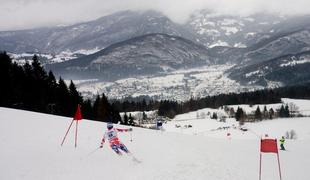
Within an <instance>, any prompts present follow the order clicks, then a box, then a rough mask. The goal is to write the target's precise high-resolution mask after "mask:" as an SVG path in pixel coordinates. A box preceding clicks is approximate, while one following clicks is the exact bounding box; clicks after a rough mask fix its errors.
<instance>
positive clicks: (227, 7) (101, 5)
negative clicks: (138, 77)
mask: <svg viewBox="0 0 310 180" xmlns="http://www.w3.org/2000/svg"><path fill="white" fill-rule="evenodd" d="M204 8H209V9H211V10H214V11H216V12H218V13H225V14H240V15H248V14H252V13H257V12H270V13H281V14H310V10H309V9H310V0H0V31H3V30H15V29H27V28H33V27H43V26H54V25H68V24H73V23H76V22H82V21H88V20H93V19H96V18H99V17H101V16H104V15H107V14H110V13H113V12H116V11H120V10H127V9H130V10H147V9H154V10H158V11H161V12H163V13H164V14H166V15H168V16H169V17H170V18H171V19H172V20H174V21H176V22H179V23H182V22H185V21H186V19H187V18H188V17H189V15H190V13H191V12H193V11H195V10H197V9H204Z"/></svg>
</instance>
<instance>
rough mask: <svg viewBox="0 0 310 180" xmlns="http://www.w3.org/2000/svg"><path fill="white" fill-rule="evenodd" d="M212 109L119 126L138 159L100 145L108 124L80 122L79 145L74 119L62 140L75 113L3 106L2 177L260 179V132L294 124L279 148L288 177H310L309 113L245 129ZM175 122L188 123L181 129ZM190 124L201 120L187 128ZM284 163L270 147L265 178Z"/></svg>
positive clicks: (59, 179) (279, 133)
mask: <svg viewBox="0 0 310 180" xmlns="http://www.w3.org/2000/svg"><path fill="white" fill-rule="evenodd" d="M301 103H302V104H305V103H306V101H305V102H301ZM300 108H301V109H302V108H306V107H300ZM208 111H210V112H213V111H221V110H218V109H202V110H199V111H197V112H191V113H187V114H183V115H179V116H177V117H176V118H175V119H173V120H172V121H169V122H167V123H166V124H164V129H165V131H155V130H148V129H142V128H134V129H133V132H132V134H131V133H119V136H120V139H121V140H122V141H123V143H124V144H126V146H127V147H128V148H129V150H130V151H131V152H132V154H133V155H134V156H135V157H136V158H137V159H138V160H140V161H141V162H140V163H138V162H136V161H133V160H132V157H131V156H127V155H123V156H118V155H116V154H115V153H114V152H113V151H112V150H111V149H110V147H109V146H108V145H107V144H105V146H104V147H103V149H99V150H97V151H94V150H95V149H96V148H97V147H98V146H99V144H100V140H101V138H102V134H103V133H104V130H105V127H106V124H105V123H102V122H95V121H89V120H82V121H80V122H79V126H78V127H79V129H78V147H77V148H74V130H75V124H74V125H73V126H72V129H71V131H70V132H69V135H68V137H67V139H66V142H65V144H64V145H63V147H61V146H60V143H61V140H62V138H63V136H64V133H65V131H66V130H67V128H68V126H69V124H70V122H71V120H72V118H67V117H60V116H54V115H47V114H41V113H34V112H28V111H22V110H15V109H8V108H0V147H1V148H0V159H1V161H0V169H1V173H0V179H1V180H2V179H3V180H35V179H40V180H46V179H51V180H52V179H53V180H54V179H57V180H62V179H63V180H68V179H75V180H85V179H90V180H92V179H109V180H111V179H112V180H114V179H115V180H119V179H126V180H145V179H148V180H160V179H163V180H166V179H168V180H170V179H171V180H172V179H184V180H185V179H195V180H200V179H201V180H203V179H208V180H250V179H258V170H259V143H260V136H261V135H264V134H267V133H268V134H269V136H270V137H274V138H279V137H280V136H282V135H284V133H285V132H286V131H287V130H291V129H294V130H295V131H296V133H297V135H298V139H296V140H287V142H286V148H287V149H288V151H280V153H279V155H280V162H281V169H282V177H283V179H284V180H289V179H296V180H297V179H298V180H308V179H309V178H310V176H309V173H308V171H309V167H310V159H309V158H307V155H308V152H309V148H310V143H309V142H310V129H309V127H310V119H309V117H306V118H291V119H275V120H269V121H262V122H260V123H253V124H246V125H245V126H246V127H247V128H248V129H249V131H246V132H243V131H240V130H238V128H229V129H225V130H219V127H236V126H237V123H236V122H235V121H234V120H233V119H227V122H226V123H223V122H218V121H216V120H211V119H210V118H209V117H204V118H202V119H197V113H202V112H208ZM222 112H223V111H222ZM223 113H224V112H223ZM175 124H181V125H182V127H181V128H176V127H175ZM187 124H191V125H192V126H193V127H192V128H184V126H183V125H187ZM116 126H117V127H123V126H121V125H116ZM228 132H229V133H231V136H230V137H229V138H228V137H227V133H228ZM131 135H132V136H131ZM131 137H132V139H133V141H130V138H131ZM277 168H278V167H277V160H276V155H275V154H263V168H262V172H263V174H262V179H264V180H274V179H279V177H278V169H277Z"/></svg>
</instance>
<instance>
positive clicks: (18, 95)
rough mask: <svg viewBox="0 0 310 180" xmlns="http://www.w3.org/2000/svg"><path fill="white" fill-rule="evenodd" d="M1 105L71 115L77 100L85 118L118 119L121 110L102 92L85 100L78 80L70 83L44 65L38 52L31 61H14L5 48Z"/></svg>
mask: <svg viewBox="0 0 310 180" xmlns="http://www.w3.org/2000/svg"><path fill="white" fill-rule="evenodd" d="M0 82H1V88H0V106H2V107H10V108H17V109H24V110H30V111H36V112H42V113H49V114H56V115H61V116H67V117H72V116H73V115H74V113H75V110H76V107H77V105H78V104H80V105H81V106H82V114H83V117H84V118H85V119H92V120H97V121H104V122H113V123H117V122H119V121H120V120H121V118H120V116H119V112H118V111H116V110H115V109H114V108H113V107H112V105H111V104H110V103H109V102H108V100H107V97H106V96H105V95H104V94H102V95H101V96H99V95H98V96H97V98H96V101H95V102H94V103H92V101H91V100H89V99H86V100H84V99H83V97H82V96H81V94H80V93H79V92H78V91H77V89H76V86H75V84H74V83H73V82H72V81H70V84H69V86H67V84H66V83H65V81H64V80H63V79H62V78H61V77H60V78H59V79H58V80H56V78H55V76H54V74H53V72H52V71H49V72H48V73H47V72H46V71H45V70H44V68H43V67H42V65H41V63H40V61H39V58H38V56H37V55H34V56H33V58H32V61H31V63H29V62H28V61H27V62H26V63H25V64H24V65H18V64H17V63H16V62H13V61H12V59H11V57H10V56H9V55H8V54H7V53H6V52H0Z"/></svg>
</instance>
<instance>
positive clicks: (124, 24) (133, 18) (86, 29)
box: [0, 11, 192, 54]
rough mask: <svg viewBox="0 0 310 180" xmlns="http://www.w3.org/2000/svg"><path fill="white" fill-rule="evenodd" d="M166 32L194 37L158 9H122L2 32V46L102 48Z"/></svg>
mask: <svg viewBox="0 0 310 180" xmlns="http://www.w3.org/2000/svg"><path fill="white" fill-rule="evenodd" d="M150 33H164V34H170V35H177V36H182V37H189V38H190V37H191V36H192V35H191V33H190V32H188V31H187V30H186V29H185V28H183V27H182V26H180V25H178V24H176V23H174V22H172V21H171V20H170V19H169V18H167V17H166V16H164V15H162V14H161V13H159V12H155V11H144V12H133V11H122V12H118V13H114V14H111V15H108V16H104V17H102V18H99V19H97V20H94V21H90V22H85V23H79V24H75V25H72V26H65V27H55V28H42V29H33V30H21V31H6V32H0V42H1V43H0V49H1V50H6V51H10V52H15V53H23V52H45V53H56V54H58V53H60V52H62V51H71V52H74V51H81V50H92V49H99V50H100V49H103V48H105V47H107V46H109V45H111V44H114V43H117V42H120V41H124V40H127V39H130V38H133V37H137V36H141V35H145V34H150Z"/></svg>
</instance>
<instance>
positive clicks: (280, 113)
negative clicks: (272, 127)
mask: <svg viewBox="0 0 310 180" xmlns="http://www.w3.org/2000/svg"><path fill="white" fill-rule="evenodd" d="M279 117H281V118H282V117H285V109H284V106H283V104H282V106H281V108H280V110H279Z"/></svg>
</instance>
